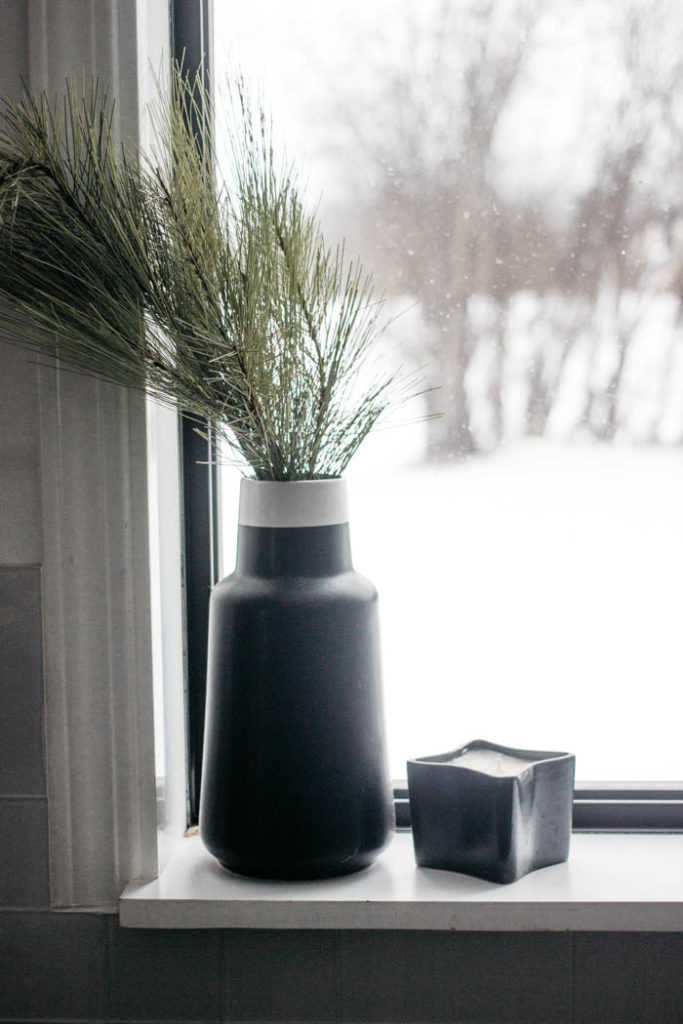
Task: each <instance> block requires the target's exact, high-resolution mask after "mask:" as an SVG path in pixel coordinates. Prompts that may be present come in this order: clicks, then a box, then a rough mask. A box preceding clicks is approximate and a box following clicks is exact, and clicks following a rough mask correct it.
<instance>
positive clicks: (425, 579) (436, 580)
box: [224, 430, 683, 780]
mask: <svg viewBox="0 0 683 1024" xmlns="http://www.w3.org/2000/svg"><path fill="white" fill-rule="evenodd" d="M393 433H394V432H393V431H390V432H388V433H387V434H384V435H382V434H378V435H377V438H371V439H370V440H369V441H368V442H366V445H365V446H364V450H362V451H361V453H359V456H358V457H357V459H356V460H355V464H354V463H352V467H351V471H350V472H349V483H350V496H351V507H352V543H353V553H354V563H355V567H356V569H357V570H358V571H359V572H362V573H363V574H364V575H366V576H368V577H369V578H370V579H372V580H373V582H374V583H375V584H376V586H377V587H378V589H379V592H380V613H381V624H382V640H383V664H384V690H385V711H386V722H387V733H388V745H389V751H390V767H391V772H392V775H393V776H394V777H396V778H403V777H405V761H406V759H407V758H410V757H415V756H421V755H425V754H433V753H440V752H442V751H446V750H449V749H452V748H454V747H456V746H459V745H461V744H462V743H464V742H466V741H468V740H471V739H474V738H484V739H489V740H493V741H496V742H499V743H503V744H506V745H509V746H528V747H536V748H547V749H557V750H571V751H573V752H575V753H576V755H577V777H578V778H579V779H581V780H607V779H614V780H627V779H628V780H631V779H643V780H657V779H658V780H665V779H669V780H671V779H674V780H680V779H683V745H682V744H681V740H680V723H681V712H682V711H683V697H682V686H681V683H682V681H683V642H682V636H681V634H682V630H681V603H682V602H681V594H682V593H683V528H682V524H683V449H677V448H663V447H655V448H633V447H619V446H600V445H589V444H585V445H581V444H574V445H568V444H560V443H553V442H548V441H521V442H519V443H517V444H516V445H515V446H513V447H510V448H508V449H503V450H501V451H499V452H498V453H496V454H494V455H490V456H487V457H482V458H479V459H475V460H472V461H471V462H469V463H467V464H465V465H459V466H453V467H448V466H444V467H442V468H434V467H426V466H420V465H416V464H415V463H412V464H411V463H410V461H409V460H410V455H411V447H412V444H413V443H414V439H415V434H414V432H413V431H410V430H409V431H408V435H409V436H408V437H407V438H406V442H407V443H406V444H405V445H403V446H398V450H399V451H400V452H401V454H400V456H398V457H397V456H396V454H395V453H396V452H397V445H396V443H395V441H396V437H394V438H393V440H390V438H389V435H391V434H393ZM398 433H399V434H400V431H399V432H398ZM403 459H407V460H408V462H407V464H406V463H404V464H402V460H403ZM227 477H228V482H227V484H226V488H225V503H224V550H225V551H226V553H227V557H226V560H225V566H224V571H226V572H227V571H230V570H231V567H232V562H231V559H232V557H233V553H234V523H235V520H236V515H235V486H234V482H233V483H230V474H228V475H227Z"/></svg>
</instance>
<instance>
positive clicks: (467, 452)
mask: <svg viewBox="0 0 683 1024" xmlns="http://www.w3.org/2000/svg"><path fill="white" fill-rule="evenodd" d="M564 7H566V3H562V2H556V3H553V4H550V5H546V7H544V10H543V13H542V14H541V15H540V16H537V17H536V18H535V19H533V20H532V19H531V18H530V13H531V12H530V8H529V5H527V4H522V3H519V4H517V3H515V4H511V5H504V4H500V3H499V4H495V3H493V4H491V3H478V2H469V3H467V4H464V5H456V4H453V5H443V4H438V5H437V4H428V5H417V4H410V3H408V4H403V5H400V8H399V7H396V5H391V4H388V3H385V4H375V5H361V4H357V5H353V6H352V7H350V6H349V4H348V3H344V4H326V5H324V7H320V5H310V4H305V3H303V2H295V0H291V2H290V3H289V4H288V5H287V6H286V8H283V7H281V6H280V5H275V4H269V3H267V2H266V0H262V2H261V3H254V4H252V5H249V7H248V8H245V7H243V6H240V5H237V4H227V5H220V7H217V9H216V12H215V24H214V31H215V34H216V41H217V45H216V54H217V55H227V56H228V58H229V59H230V60H231V61H234V62H238V63H239V64H240V65H241V66H242V67H243V68H245V69H246V70H247V71H248V72H249V73H253V74H254V76H255V77H257V78H263V79H264V81H265V85H266V91H267V95H268V96H269V97H270V99H271V101H272V104H271V105H272V106H273V110H274V115H275V119H276V126H279V128H280V131H281V133H282V137H283V140H284V142H285V144H286V148H287V152H288V154H289V156H290V157H293V158H295V159H296V160H297V162H298V164H299V166H300V167H301V168H302V169H303V171H304V175H307V176H308V177H309V178H310V188H309V195H311V196H313V197H317V195H318V193H322V200H321V206H320V210H321V216H322V217H323V220H324V224H325V227H326V231H327V233H328V234H329V235H330V236H331V237H334V236H335V235H339V234H343V235H345V236H346V237H347V238H348V239H349V248H350V251H355V250H358V251H360V252H361V253H362V254H363V257H364V261H365V263H366V265H368V266H370V267H371V268H372V269H374V272H375V274H376V276H377V278H378V280H379V282H380V284H381V285H382V286H383V287H384V289H385V291H386V292H387V294H388V295H389V301H390V303H391V306H392V309H395V310H396V311H400V310H401V309H406V310H407V312H405V313H404V314H403V315H402V316H401V317H399V319H398V320H397V322H396V333H395V335H394V336H393V337H392V338H391V342H392V346H397V345H402V346H403V356H402V358H404V359H408V360H410V359H413V360H415V361H416V362H419V363H421V364H425V367H426V373H427V375H428V378H430V379H431V380H432V381H433V382H434V383H436V384H438V385H440V390H439V391H438V392H436V393H434V394H433V395H432V396H430V397H429V399H428V401H429V403H430V405H429V406H425V407H423V409H422V410H417V412H424V411H427V412H429V411H431V403H433V404H434V406H435V407H438V406H441V409H442V411H443V412H444V415H443V416H442V417H441V418H440V419H438V420H434V421H427V422H423V423H418V424H415V423H412V424H409V425H407V426H406V425H403V426H395V427H394V428H392V429H391V430H387V431H385V432H382V433H379V434H378V435H377V436H376V437H375V438H374V439H373V440H371V441H370V442H368V443H366V446H365V450H364V451H362V452H361V453H360V454H359V456H358V457H357V459H356V460H355V463H352V466H351V470H350V472H349V477H350V480H351V484H352V503H353V504H352V508H353V520H352V538H353V542H354V560H355V563H356V567H357V568H358V569H359V571H361V572H364V573H366V574H367V575H368V576H370V578H372V579H373V580H374V582H375V583H376V584H377V585H378V588H379V590H380V600H381V609H382V626H383V631H384V666H385V693H386V705H387V721H388V731H389V744H390V753H391V765H392V771H393V773H394V774H395V775H396V776H397V777H399V778H400V777H402V776H403V775H404V769H403V765H404V763H405V759H406V758H407V757H410V756H415V755H421V754H425V753H428V752H436V751H439V750H443V749H448V748H450V747H454V746H457V745H458V744H460V743H462V742H464V741H466V740H467V739H470V738H473V737H474V736H475V735H482V734H483V735H484V736H486V737H487V738H490V739H496V740H498V741H500V742H505V743H509V744H511V745H519V746H525V745H527V746H536V747H539V746H540V747H555V748H557V749H572V750H574V751H575V752H576V753H577V773H578V777H579V779H580V780H585V779H591V778H599V779H601V780H605V781H606V782H611V783H612V784H616V783H617V782H619V781H620V780H623V779H638V780H641V781H643V782H646V783H650V784H652V783H655V782H656V783H659V782H661V780H666V779H675V778H680V777H681V766H680V760H679V755H678V741H677V736H676V725H675V724H674V723H675V722H677V715H676V714H675V709H676V706H677V702H678V700H679V698H678V667H679V664H680V653H679V650H678V647H677V643H676V633H677V626H676V624H675V622H674V615H675V607H676V602H675V599H674V591H673V587H675V583H676V581H677V579H678V578H679V577H680V574H681V570H682V569H683V544H682V542H681V537H680V530H679V527H678V524H679V522H680V513H681V511H682V510H683V482H682V480H681V478H680V473H678V462H679V445H680V441H681V438H682V437H683V419H682V417H683V387H681V385H682V384H683V381H682V380H681V374H682V373H683V361H682V359H681V335H680V327H679V326H677V315H678V308H679V306H678V303H679V299H678V296H677V294H676V291H675V280H676V274H680V255H679V254H678V252H679V251H678V250H677V248H676V246H677V242H676V238H677V231H679V229H680V210H679V209H677V207H676V205H675V204H676V196H675V191H674V184H673V182H674V178H673V168H674V166H675V161H676V160H677V159H678V158H679V157H680V145H681V143H680V113H681V112H680V108H678V107H677V106H676V104H675V102H674V97H675V96H676V87H675V86H676V84H677V82H678V77H677V76H680V73H681V69H680V65H679V62H678V57H677V54H676V53H675V51H674V47H673V45H670V42H671V40H673V39H674V38H675V37H676V31H675V25H677V24H678V23H679V19H680V12H678V11H677V9H676V7H675V5H674V4H673V3H669V2H662V3H657V4H655V5H652V4H644V3H639V2H635V0H634V2H631V3H629V4H628V5H623V6H622V5H620V6H619V9H615V8H614V7H613V5H608V4H605V3H602V2H600V0H584V2H583V3H582V4H581V5H580V9H579V8H574V7H573V8H572V18H571V27H569V26H568V22H567V19H566V17H564V18H563V17H562V12H563V8H564ZM564 13H565V15H566V13H567V12H566V11H565V12H564ZM579 14H580V16H578V15H579ZM574 15H576V16H574ZM228 26H229V30H228ZM283 39H286V41H287V45H286V46H283V45H282V41H283ZM558 69H560V71H561V74H558V73H557V71H558ZM224 73H225V67H223V66H221V65H220V64H219V63H217V64H216V66H215V69H214V76H213V77H214V81H215V82H220V78H221V76H222V75H223V74H224ZM677 225H678V227H677ZM368 226H370V228H371V229H372V232H368V230H367V228H368ZM454 352H455V355H454ZM387 358H390V356H389V355H387ZM415 413H416V410H406V411H405V418H407V419H410V418H414V416H415ZM222 476H223V480H222V486H221V490H220V495H221V498H222V504H223V513H224V514H223V518H222V520H221V547H222V551H223V559H222V566H221V572H222V573H223V572H225V571H229V570H230V568H231V562H230V559H231V555H232V551H233V550H234V539H233V538H232V536H231V530H233V529H234V522H235V518H236V517H235V516H234V515H233V512H232V511H231V510H234V500H235V497H234V488H235V482H234V480H233V481H231V480H230V477H229V474H228V473H223V474H222ZM380 541H381V542H382V543H383V544H384V547H382V546H381V544H380ZM416 597H417V599H416ZM662 708H670V709H671V712H672V713H671V714H664V715H663V714H662ZM608 791H609V788H603V789H602V790H595V789H593V790H591V791H590V792H592V793H593V794H595V795H596V797H597V796H599V794H602V795H603V796H604V795H605V793H606V792H608ZM613 792H616V794H617V796H616V797H615V798H616V799H619V800H627V801H628V800H631V799H632V797H633V794H634V792H640V794H641V799H645V798H646V797H647V796H648V794H652V793H660V794H661V793H664V794H666V793H667V788H666V787H660V786H659V785H657V786H653V785H650V786H649V788H646V789H644V790H640V791H638V790H637V789H634V787H630V788H624V786H622V787H621V789H617V790H616V791H613ZM668 793H669V796H671V794H672V793H673V795H674V796H675V795H676V793H677V790H676V789H675V787H674V788H673V789H669V790H668ZM679 795H680V794H679ZM653 827H654V826H653Z"/></svg>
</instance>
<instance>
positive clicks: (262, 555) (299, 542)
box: [236, 523, 353, 576]
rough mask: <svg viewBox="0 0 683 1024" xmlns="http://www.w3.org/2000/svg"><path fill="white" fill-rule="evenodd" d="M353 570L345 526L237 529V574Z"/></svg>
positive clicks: (321, 573) (319, 573)
mask: <svg viewBox="0 0 683 1024" xmlns="http://www.w3.org/2000/svg"><path fill="white" fill-rule="evenodd" d="M352 568H353V566H352V563H351V543H350V539H349V526H348V523H338V524H336V525H335V526H304V527H289V528H288V527H285V528H279V527H269V526H245V525H244V524H240V526H239V529H238V533H237V566H236V572H237V574H238V575H249V576H334V575H336V574H338V573H341V572H349V571H350V570H351V569H352Z"/></svg>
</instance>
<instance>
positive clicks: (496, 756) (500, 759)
mask: <svg viewBox="0 0 683 1024" xmlns="http://www.w3.org/2000/svg"><path fill="white" fill-rule="evenodd" d="M446 764H457V765H460V766H461V767H463V768H473V769H474V771H477V772H485V773H486V775H496V776H500V777H502V776H505V775H521V774H522V772H523V771H525V770H526V769H527V768H529V767H530V766H531V765H532V764H535V762H534V761H530V760H529V759H527V758H524V757H514V756H513V755H512V754H503V753H501V752H500V751H499V750H489V749H486V748H483V749H482V748H475V749H474V750H466V751H465V752H464V753H463V754H459V755H458V756H457V757H454V758H452V759H451V760H450V761H446Z"/></svg>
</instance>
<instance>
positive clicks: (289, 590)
mask: <svg viewBox="0 0 683 1024" xmlns="http://www.w3.org/2000/svg"><path fill="white" fill-rule="evenodd" d="M199 820H200V833H201V837H202V841H203V843H204V845H205V846H206V848H207V849H208V850H209V852H210V853H212V854H213V855H214V856H215V857H216V858H218V860H219V861H220V862H221V864H222V865H223V866H224V867H226V868H228V869H230V870H231V871H235V872H238V873H240V874H243V875H249V876H253V877H260V878H273V879H288V878H289V879H303V878H322V877H325V876H330V875H342V874H348V873H350V872H353V871H358V870H360V869H361V868H364V867H367V866H368V865H369V864H371V863H372V861H373V860H374V859H375V858H376V856H377V855H378V853H379V852H380V851H381V850H382V848H383V847H384V846H385V844H386V842H387V840H388V837H389V832H390V830H391V828H392V826H393V804H392V795H391V788H390V785H389V780H388V774H387V771H386V765H385V747H384V730H383V717H382V700H381V680H380V657H379V637H378V620H377V592H376V591H375V588H374V587H373V586H372V584H371V583H369V582H368V581H367V580H366V579H364V578H363V577H362V576H359V575H358V574H357V573H355V572H354V571H353V567H352V564H351V554H350V544H349V527H348V516H347V511H346V485H345V482H344V481H342V480H324V481H304V482H300V483H270V482H257V481H253V480H244V481H242V489H241V493H240V522H239V530H238V542H237V565H236V570H235V572H234V574H233V575H232V576H229V577H227V578H226V579H224V580H222V581H221V582H220V583H218V584H217V585H216V587H214V589H213V592H212V594H211V608H210V620H209V663H208V687H207V711H206V728H205V738H204V762H203V770H202V791H201V802H200V815H199Z"/></svg>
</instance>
